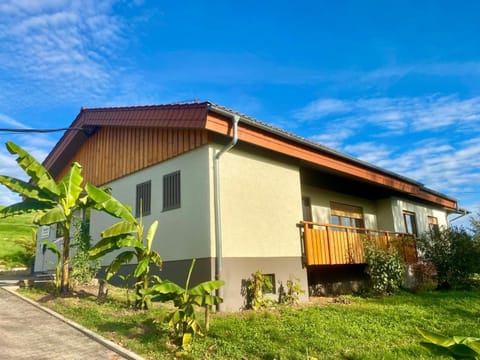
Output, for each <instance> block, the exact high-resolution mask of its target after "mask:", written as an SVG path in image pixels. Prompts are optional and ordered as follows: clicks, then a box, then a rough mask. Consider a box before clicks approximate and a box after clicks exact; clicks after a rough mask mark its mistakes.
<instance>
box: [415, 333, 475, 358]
mask: <svg viewBox="0 0 480 360" xmlns="http://www.w3.org/2000/svg"><path fill="white" fill-rule="evenodd" d="M417 331H418V332H419V333H420V335H422V336H423V338H424V339H425V341H423V342H421V345H422V346H424V347H425V348H427V349H429V350H430V351H431V352H432V353H434V354H438V355H445V356H450V357H453V358H454V359H472V360H473V359H477V360H480V338H474V337H465V336H453V337H447V336H443V335H439V334H435V333H432V332H430V331H427V330H422V329H418V328H417Z"/></svg>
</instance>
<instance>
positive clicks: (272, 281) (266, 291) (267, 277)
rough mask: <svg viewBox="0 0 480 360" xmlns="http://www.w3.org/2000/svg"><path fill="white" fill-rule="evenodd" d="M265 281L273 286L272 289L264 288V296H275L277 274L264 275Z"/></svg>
mask: <svg viewBox="0 0 480 360" xmlns="http://www.w3.org/2000/svg"><path fill="white" fill-rule="evenodd" d="M263 277H264V278H265V280H269V281H270V284H272V288H271V289H269V288H267V287H263V289H262V291H263V293H264V294H275V274H263Z"/></svg>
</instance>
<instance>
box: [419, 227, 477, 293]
mask: <svg viewBox="0 0 480 360" xmlns="http://www.w3.org/2000/svg"><path fill="white" fill-rule="evenodd" d="M417 247H418V249H419V251H420V253H421V254H422V258H423V259H424V260H426V261H427V262H429V263H431V264H433V265H434V266H435V269H436V271H437V280H438V288H441V289H442V288H443V289H444V288H451V287H462V286H464V285H468V282H469V280H470V279H471V277H472V275H473V274H474V273H476V272H479V271H480V262H479V261H478V259H479V258H480V239H479V238H477V237H475V236H472V235H471V234H470V233H469V232H468V231H466V230H465V229H463V228H456V227H451V228H442V229H440V230H439V231H431V232H427V233H425V234H424V235H423V236H421V237H420V238H418V239H417Z"/></svg>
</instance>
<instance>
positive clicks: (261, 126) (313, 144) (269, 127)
mask: <svg viewBox="0 0 480 360" xmlns="http://www.w3.org/2000/svg"><path fill="white" fill-rule="evenodd" d="M209 108H210V110H212V111H214V112H218V113H219V114H221V115H225V114H226V113H227V114H228V113H229V114H231V116H233V115H238V116H240V122H244V123H246V124H248V125H251V126H254V127H256V128H259V129H262V130H265V131H268V132H270V133H273V134H275V135H278V136H280V137H283V138H285V139H288V140H292V141H294V142H297V143H300V144H302V145H306V146H308V147H311V148H314V149H316V150H320V151H322V152H324V153H327V154H331V155H334V156H336V157H338V158H341V159H343V160H346V161H348V162H351V163H354V164H357V165H360V166H362V167H366V168H369V169H371V170H374V171H377V172H381V173H383V174H385V175H388V176H391V177H394V178H397V179H398V180H401V181H404V182H408V183H410V184H413V185H416V186H418V187H419V188H420V189H421V190H424V191H426V192H428V193H430V194H432V195H436V196H440V197H443V198H446V199H449V200H452V201H455V202H457V199H455V198H453V197H450V196H447V195H445V194H442V193H440V192H437V191H435V190H432V189H430V188H428V187H426V186H424V184H422V183H420V182H418V181H416V180H414V179H411V178H408V177H405V176H402V175H400V174H397V173H395V172H393V171H389V170H386V169H384V168H381V167H379V166H376V165H373V164H370V163H368V162H366V161H362V160H360V159H357V158H354V157H352V156H349V155H347V154H344V153H341V152H339V151H337V150H334V149H332V148H329V147H327V146H324V145H321V144H319V143H316V142H314V141H311V140H308V139H306V138H304V137H301V136H299V135H296V134H294V133H291V132H288V131H285V130H282V129H280V128H277V127H274V126H272V125H270V124H267V123H265V122H262V121H259V120H257V119H255V118H252V117H250V116H247V115H244V114H241V113H239V112H236V111H233V110H230V109H228V108H226V107H223V106H220V105H216V104H212V103H209Z"/></svg>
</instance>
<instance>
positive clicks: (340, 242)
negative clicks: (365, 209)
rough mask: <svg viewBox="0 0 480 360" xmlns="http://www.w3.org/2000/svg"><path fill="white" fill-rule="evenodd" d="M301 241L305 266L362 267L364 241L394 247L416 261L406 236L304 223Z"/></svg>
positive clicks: (407, 258) (414, 251)
mask: <svg viewBox="0 0 480 360" xmlns="http://www.w3.org/2000/svg"><path fill="white" fill-rule="evenodd" d="M303 239H304V245H305V246H304V249H305V262H306V264H307V265H341V264H364V263H365V250H364V243H365V241H367V240H368V241H372V242H373V243H374V244H375V245H376V246H378V247H380V248H384V249H385V248H388V247H392V246H393V247H396V248H397V249H398V250H399V251H400V254H401V255H402V257H403V258H404V260H405V261H406V262H408V263H414V262H416V261H417V250H416V247H415V239H413V238H412V237H411V236H408V235H407V234H401V233H389V232H387V231H382V230H371V229H356V228H351V227H346V226H338V225H337V226H336V225H331V224H319V223H313V222H303Z"/></svg>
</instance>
